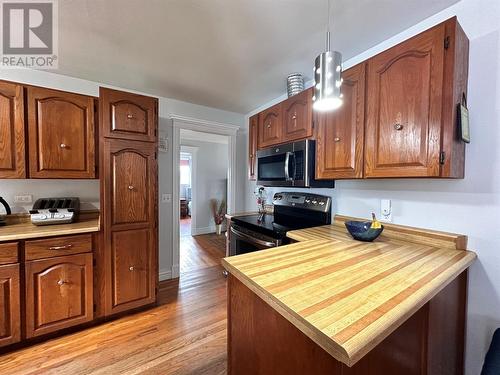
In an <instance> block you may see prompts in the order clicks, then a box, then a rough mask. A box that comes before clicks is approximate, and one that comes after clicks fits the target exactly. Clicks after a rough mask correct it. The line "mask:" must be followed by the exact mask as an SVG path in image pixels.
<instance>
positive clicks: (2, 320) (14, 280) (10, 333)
mask: <svg viewBox="0 0 500 375" xmlns="http://www.w3.org/2000/svg"><path fill="white" fill-rule="evenodd" d="M0 310H1V311H0V347H1V346H6V345H10V344H13V343H15V342H18V341H20V340H21V307H20V294H19V264H12V265H8V266H0Z"/></svg>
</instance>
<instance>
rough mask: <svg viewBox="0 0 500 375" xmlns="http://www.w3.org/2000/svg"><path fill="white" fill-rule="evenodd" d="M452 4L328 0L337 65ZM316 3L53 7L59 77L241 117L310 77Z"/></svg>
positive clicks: (185, 0)
mask: <svg viewBox="0 0 500 375" xmlns="http://www.w3.org/2000/svg"><path fill="white" fill-rule="evenodd" d="M457 1H458V0H332V13H331V14H332V17H333V18H332V21H333V30H332V31H333V32H332V47H333V48H335V49H338V50H339V51H341V52H342V53H343V56H344V60H346V59H348V58H350V57H353V56H355V55H357V54H359V53H360V52H362V51H364V50H366V49H368V48H370V47H372V46H374V45H376V44H378V43H379V42H381V41H383V40H385V39H387V38H389V37H391V36H393V35H395V34H397V33H399V32H401V31H403V30H404V29H406V28H408V27H410V26H412V25H414V24H416V23H418V22H419V21H421V20H423V19H425V18H427V17H429V16H431V15H433V14H435V13H437V12H438V11H440V10H442V9H444V8H446V7H448V6H450V5H451V4H453V3H455V2H457ZM326 9H327V1H326V0H210V1H208V0H64V1H59V71H58V73H60V74H65V75H70V76H74V77H79V78H84V79H88V80H92V81H98V82H102V83H106V84H110V85H115V86H119V87H123V88H126V89H132V90H138V91H143V92H145V93H149V94H152V95H158V96H164V97H169V98H174V99H179V100H183V101H187V102H191V103H196V104H202V105H206V106H210V107H215V108H220V109H225V110H229V111H233V112H239V113H247V112H249V111H251V110H253V109H255V108H256V107H258V106H260V105H262V104H264V103H266V102H267V101H269V100H272V99H273V98H276V97H278V96H280V95H282V94H283V93H285V77H286V75H287V74H288V73H291V72H296V71H298V72H302V73H303V74H304V75H305V76H306V79H310V77H311V74H310V73H311V72H312V64H313V61H314V58H315V57H316V55H317V54H318V53H320V52H321V51H322V49H323V48H324V32H325V29H326V22H327V21H326V20H327V13H328V12H327V11H326Z"/></svg>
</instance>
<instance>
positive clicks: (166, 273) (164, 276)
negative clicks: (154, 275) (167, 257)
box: [158, 269, 172, 281]
mask: <svg viewBox="0 0 500 375" xmlns="http://www.w3.org/2000/svg"><path fill="white" fill-rule="evenodd" d="M158 278H159V279H160V281H164V280H170V279H171V278H172V270H169V269H166V270H165V269H163V270H160V272H159V273H158Z"/></svg>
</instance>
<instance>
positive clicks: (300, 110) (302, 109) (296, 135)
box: [281, 88, 313, 142]
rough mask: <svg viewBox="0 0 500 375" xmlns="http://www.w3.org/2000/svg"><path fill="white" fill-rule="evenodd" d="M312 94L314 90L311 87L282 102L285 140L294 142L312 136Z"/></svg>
mask: <svg viewBox="0 0 500 375" xmlns="http://www.w3.org/2000/svg"><path fill="white" fill-rule="evenodd" d="M312 96H313V90H312V88H311V89H307V90H304V91H302V92H301V93H300V94H297V95H294V96H292V97H290V98H288V99H287V100H285V101H284V102H282V103H281V108H282V111H283V114H282V115H283V141H284V142H292V141H296V140H299V139H303V138H309V137H311V136H312V134H313V124H312Z"/></svg>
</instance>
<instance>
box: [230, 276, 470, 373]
mask: <svg viewBox="0 0 500 375" xmlns="http://www.w3.org/2000/svg"><path fill="white" fill-rule="evenodd" d="M466 287H467V270H466V271H464V272H462V273H461V274H460V275H459V276H458V277H457V278H455V279H454V280H453V281H452V282H451V283H450V284H448V285H447V286H446V287H445V288H444V289H443V290H441V291H440V292H439V293H438V294H437V295H436V296H435V297H434V298H432V299H431V300H430V301H429V302H428V303H426V304H425V305H424V306H423V307H421V308H420V309H419V310H418V311H417V312H416V313H415V314H413V315H412V316H411V317H410V318H409V319H408V320H406V321H405V322H404V323H403V324H402V325H400V326H399V327H398V328H397V329H395V331H394V332H392V334H390V335H389V336H388V337H387V338H385V339H384V340H383V341H382V342H381V343H380V344H379V345H377V346H376V347H375V348H374V349H372V350H371V351H370V352H369V353H367V354H366V355H365V356H364V357H363V358H362V359H360V360H359V361H358V362H357V363H356V364H354V366H352V367H348V366H347V365H346V364H344V363H342V362H340V361H338V360H336V359H335V358H333V357H332V356H331V355H330V354H329V353H327V352H326V351H325V350H323V349H322V348H321V347H320V346H319V345H317V344H316V343H315V342H313V341H312V340H311V339H310V338H309V337H308V336H306V335H305V334H304V333H302V332H301V331H300V330H299V329H298V328H297V327H296V326H295V325H293V324H292V323H290V322H289V321H288V320H287V319H285V318H284V317H283V316H282V315H281V314H279V313H278V312H277V311H276V310H275V309H274V308H273V307H271V306H270V305H268V304H267V303H266V302H265V301H264V300H262V299H261V298H260V297H258V296H257V295H256V294H255V293H254V292H252V291H251V290H250V289H249V288H247V287H246V286H245V285H244V284H243V283H242V282H240V281H239V280H238V279H237V278H236V277H235V276H233V275H231V274H230V275H229V279H228V371H229V374H230V375H231V374H232V375H259V374H261V375H267V374H269V375H271V374H272V375H280V374H283V375H294V374H297V375H299V374H300V375H307V374H311V375H313V374H314V375H322V374H325V375H326V374H328V375H336V374H341V375H361V374H363V375H379V374H384V375H391V374H398V375H400V374H404V375H413V374H415V375H417V374H419V375H420V374H428V375H433V374H435V375H437V374H439V375H446V374H450V375H451V374H453V375H456V374H463V358H464V334H465V313H466V308H465V307H466V299H467V296H466Z"/></svg>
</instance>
